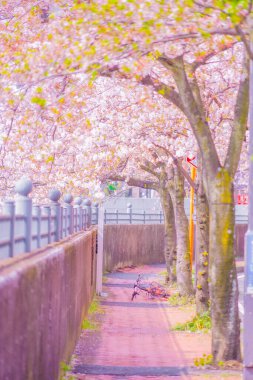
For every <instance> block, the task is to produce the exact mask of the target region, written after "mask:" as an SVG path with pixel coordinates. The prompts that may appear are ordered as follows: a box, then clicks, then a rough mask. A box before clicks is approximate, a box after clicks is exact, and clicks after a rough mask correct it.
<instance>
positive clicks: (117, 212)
mask: <svg viewBox="0 0 253 380" xmlns="http://www.w3.org/2000/svg"><path fill="white" fill-rule="evenodd" d="M116 224H119V210H116Z"/></svg>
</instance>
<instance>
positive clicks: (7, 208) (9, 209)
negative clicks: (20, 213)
mask: <svg viewBox="0 0 253 380" xmlns="http://www.w3.org/2000/svg"><path fill="white" fill-rule="evenodd" d="M3 213H4V215H8V216H9V217H10V245H9V257H13V256H14V245H15V240H14V236H15V235H14V234H15V203H14V201H9V200H7V201H5V202H4V204H3Z"/></svg>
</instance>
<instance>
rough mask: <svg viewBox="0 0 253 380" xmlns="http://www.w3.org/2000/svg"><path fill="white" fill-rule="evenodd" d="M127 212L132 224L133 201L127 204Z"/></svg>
mask: <svg viewBox="0 0 253 380" xmlns="http://www.w3.org/2000/svg"><path fill="white" fill-rule="evenodd" d="M127 214H129V223H130V224H132V205H131V203H128V204H127Z"/></svg>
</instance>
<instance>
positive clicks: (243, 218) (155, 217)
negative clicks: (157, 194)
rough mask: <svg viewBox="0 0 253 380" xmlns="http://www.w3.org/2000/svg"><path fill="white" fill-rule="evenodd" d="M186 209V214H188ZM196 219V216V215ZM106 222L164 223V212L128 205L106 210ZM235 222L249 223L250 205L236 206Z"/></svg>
mask: <svg viewBox="0 0 253 380" xmlns="http://www.w3.org/2000/svg"><path fill="white" fill-rule="evenodd" d="M187 211H188V209H186V215H187V217H188V218H189V215H188V212H187ZM193 219H194V221H195V219H196V216H195V215H194V218H193ZM104 223H105V224H162V223H164V216H163V212H162V211H160V212H156V213H149V212H147V211H134V212H133V209H132V205H131V204H130V203H129V204H128V205H127V210H126V212H124V211H119V210H110V211H108V210H105V213H104ZM235 223H236V224H247V223H248V207H247V206H245V205H236V206H235Z"/></svg>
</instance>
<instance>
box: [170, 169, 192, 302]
mask: <svg viewBox="0 0 253 380" xmlns="http://www.w3.org/2000/svg"><path fill="white" fill-rule="evenodd" d="M171 173H172V175H173V174H174V175H173V182H172V177H171V175H170V179H169V189H170V194H171V198H172V201H173V206H174V212H175V224H176V234H177V265H176V268H177V285H178V290H179V293H180V295H192V294H193V293H194V291H193V285H192V273H191V264H190V242H189V223H188V219H187V216H186V213H185V209H184V176H183V175H182V174H181V173H180V171H179V170H178V169H177V168H175V169H171Z"/></svg>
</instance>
